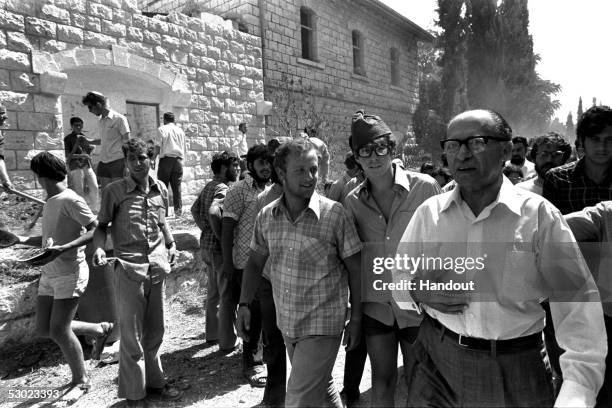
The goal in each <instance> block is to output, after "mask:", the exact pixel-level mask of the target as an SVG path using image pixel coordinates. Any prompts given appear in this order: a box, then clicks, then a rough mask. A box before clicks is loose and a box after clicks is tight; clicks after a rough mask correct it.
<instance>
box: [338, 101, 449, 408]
mask: <svg viewBox="0 0 612 408" xmlns="http://www.w3.org/2000/svg"><path fill="white" fill-rule="evenodd" d="M349 145H350V146H351V149H352V150H353V153H354V155H355V159H356V160H357V163H359V165H360V167H361V168H362V169H363V172H364V174H365V177H366V180H365V182H364V183H361V184H360V185H359V186H358V187H357V188H355V189H354V190H353V191H351V192H350V193H349V194H348V196H347V197H346V198H345V200H344V206H345V207H346V209H347V210H348V212H349V214H350V215H351V216H352V219H353V221H354V223H355V226H356V227H357V233H358V234H359V239H360V240H361V242H363V243H364V244H365V245H366V247H367V245H368V244H372V245H374V246H375V248H373V249H372V250H371V251H370V252H371V255H372V256H375V257H386V256H389V254H392V253H394V252H395V250H396V248H397V244H398V242H399V239H400V237H401V236H402V234H403V233H404V230H405V229H406V226H407V225H408V222H409V221H410V219H411V217H412V214H413V213H414V211H415V210H416V209H417V207H419V206H420V205H421V204H422V203H423V202H424V201H425V200H426V199H427V198H429V197H433V196H435V195H437V194H439V193H440V187H439V186H438V184H437V183H436V181H435V180H434V179H433V178H431V177H428V176H426V175H423V174H420V173H415V172H411V171H407V170H404V169H403V168H402V166H401V165H399V164H397V163H395V162H394V161H393V153H394V150H395V139H394V136H393V134H392V132H391V129H389V127H388V126H387V125H386V124H385V122H383V121H382V120H381V119H380V118H379V117H378V116H371V115H366V114H364V113H363V112H362V111H358V112H357V114H356V115H355V117H354V118H353V123H352V126H351V136H350V139H349ZM363 273H367V274H371V273H372V272H371V271H368V270H364V271H363ZM362 279H363V280H364V281H365V280H366V279H367V276H363V277H362ZM362 308H363V320H362V329H363V333H364V336H365V341H366V344H367V353H368V354H369V356H370V363H371V365H372V399H371V405H372V406H376V407H378V406H381V407H393V406H395V401H394V395H395V386H396V383H397V370H395V365H396V364H397V349H398V345H399V346H400V348H401V350H402V357H403V362H404V373H405V380H406V382H407V383H408V384H410V381H411V378H412V374H413V367H414V358H413V353H412V344H413V343H414V340H415V339H416V336H417V333H418V330H419V325H420V324H421V320H422V316H420V315H419V314H418V313H417V312H416V311H414V310H402V309H400V308H399V307H398V305H397V303H396V302H395V301H394V300H393V298H392V296H391V293H390V292H385V293H384V294H382V296H376V297H375V298H374V297H372V298H370V299H366V298H363V304H362ZM357 350H359V348H358V349H357ZM353 353H357V352H353ZM350 357H352V356H350V355H349V354H347V362H346V364H347V366H349V365H356V363H352V360H353V359H352V358H350ZM355 360H357V361H360V360H358V359H355ZM361 361H362V365H361V367H360V368H361V369H362V370H363V362H364V361H365V349H364V354H363V360H361ZM356 368H357V369H356V370H354V371H355V372H353V373H350V375H352V376H353V378H354V379H355V378H356V379H357V381H354V382H355V383H356V384H355V386H354V387H350V384H351V381H345V383H344V391H345V393H346V398H347V403H349V405H351V404H352V403H353V402H354V400H355V399H356V398H355V397H358V396H359V380H360V379H361V376H356V373H360V371H359V370H358V368H359V367H356ZM346 371H347V370H346V369H345V372H346ZM345 378H346V375H345ZM349 379H350V378H349ZM347 382H348V384H347Z"/></svg>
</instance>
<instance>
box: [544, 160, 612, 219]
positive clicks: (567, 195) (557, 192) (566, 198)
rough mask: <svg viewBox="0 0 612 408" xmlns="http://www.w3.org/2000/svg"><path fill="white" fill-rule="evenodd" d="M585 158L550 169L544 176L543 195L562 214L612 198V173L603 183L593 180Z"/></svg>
mask: <svg viewBox="0 0 612 408" xmlns="http://www.w3.org/2000/svg"><path fill="white" fill-rule="evenodd" d="M584 162H585V160H584V158H582V159H580V160H578V161H577V162H573V163H568V164H565V165H563V166H560V167H555V168H554V169H551V170H549V171H548V172H547V173H546V176H545V177H544V187H543V193H542V195H543V196H544V198H546V199H547V200H548V201H550V202H551V203H553V204H554V205H555V206H556V207H557V208H558V209H559V211H561V214H568V213H571V212H574V211H580V210H582V209H583V208H585V207H589V206H593V205H596V204H597V203H600V202H602V201H608V200H612V174H608V175H607V176H606V178H605V179H604V181H603V182H602V183H601V184H597V183H595V182H594V181H593V180H591V179H590V178H589V177H588V176H587V175H586V171H585V164H584Z"/></svg>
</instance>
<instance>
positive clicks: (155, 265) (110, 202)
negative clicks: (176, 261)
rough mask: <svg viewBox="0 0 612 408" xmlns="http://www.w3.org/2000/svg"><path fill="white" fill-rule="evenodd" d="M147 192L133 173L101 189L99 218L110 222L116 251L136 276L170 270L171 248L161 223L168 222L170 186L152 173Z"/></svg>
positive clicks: (128, 269)
mask: <svg viewBox="0 0 612 408" xmlns="http://www.w3.org/2000/svg"><path fill="white" fill-rule="evenodd" d="M149 187H150V188H149V192H148V193H145V192H144V191H143V190H142V189H141V188H140V187H139V186H138V184H137V183H136V182H135V181H134V179H132V177H129V176H128V177H124V178H123V179H121V180H117V181H115V182H113V183H111V184H109V185H108V186H107V187H106V188H105V189H104V190H102V202H101V204H100V213H99V214H98V221H99V222H100V224H109V223H112V224H111V226H110V229H111V237H112V239H113V250H114V255H115V256H116V257H117V258H118V259H119V260H120V261H122V262H123V261H125V262H124V263H123V266H124V270H125V271H126V273H130V274H131V273H135V274H136V275H138V276H134V278H135V279H136V280H138V279H139V278H142V279H144V278H145V277H146V276H147V272H148V270H149V267H150V268H151V269H152V271H153V272H154V273H158V272H161V273H169V272H170V264H169V263H168V251H167V250H166V247H165V245H164V237H163V234H162V231H161V229H160V225H161V224H163V223H164V222H165V214H166V208H167V207H168V190H167V189H166V186H165V185H164V183H162V182H160V181H159V180H155V179H153V178H152V177H149Z"/></svg>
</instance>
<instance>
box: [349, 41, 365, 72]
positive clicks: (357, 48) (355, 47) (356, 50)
mask: <svg viewBox="0 0 612 408" xmlns="http://www.w3.org/2000/svg"><path fill="white" fill-rule="evenodd" d="M351 49H352V55H353V73H354V74H357V75H362V76H366V70H365V58H364V54H365V50H364V39H363V34H362V33H361V31H359V30H351Z"/></svg>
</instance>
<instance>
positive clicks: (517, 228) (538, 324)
mask: <svg viewBox="0 0 612 408" xmlns="http://www.w3.org/2000/svg"><path fill="white" fill-rule="evenodd" d="M426 243H428V244H429V245H428V244H426ZM406 249H408V250H409V251H410V255H414V254H421V253H425V254H426V255H428V256H430V255H431V256H437V257H441V258H443V259H446V257H450V258H451V259H459V257H466V256H467V257H471V258H474V259H475V258H477V257H481V258H483V261H484V269H482V270H481V272H479V273H476V272H478V271H474V270H473V269H472V270H469V271H464V273H463V274H459V273H458V272H456V271H457V269H455V272H453V271H449V273H448V274H447V276H450V278H451V279H454V280H456V281H464V282H467V281H469V280H472V279H474V280H475V281H476V282H477V284H476V287H477V288H482V289H481V290H476V291H473V292H470V293H469V294H467V295H466V296H468V299H469V300H468V307H467V309H466V310H464V311H463V313H460V314H446V313H442V312H440V311H437V310H435V309H432V308H430V307H428V306H426V305H425V306H424V309H425V310H426V312H427V313H428V314H430V315H431V316H432V317H433V318H435V319H437V320H438V321H439V322H440V323H442V324H443V325H444V326H446V327H447V328H449V329H450V330H452V331H454V332H456V333H459V334H462V335H465V336H470V337H478V338H484V339H494V340H497V339H512V338H517V337H521V336H527V335H530V334H533V333H537V332H539V331H541V330H542V329H543V328H544V310H543V309H542V306H541V305H540V303H541V301H543V300H544V299H547V298H548V299H550V309H551V313H552V317H553V322H554V325H555V333H556V338H557V341H558V342H559V345H560V346H561V348H563V349H564V350H565V353H564V354H563V355H562V356H561V359H560V362H561V369H562V371H563V386H562V389H561V391H560V394H559V396H558V399H557V404H563V403H565V405H562V406H569V405H572V406H573V405H576V401H580V403H578V405H580V406H592V405H593V404H594V402H595V397H596V395H597V392H598V390H599V388H600V387H601V384H602V382H603V373H604V365H605V363H604V361H605V356H606V351H607V350H606V349H607V345H606V334H605V329H604V323H603V312H602V309H601V304H600V301H599V294H598V292H597V288H596V286H595V283H594V281H593V278H592V277H591V274H590V272H589V270H588V268H587V266H586V264H585V261H584V259H583V258H582V255H581V253H580V250H579V248H578V246H577V244H576V241H575V239H574V237H573V235H572V233H571V231H570V229H569V227H568V225H567V223H566V222H565V220H564V219H563V217H562V216H561V214H560V213H559V211H558V210H557V209H556V208H554V206H552V205H551V204H550V203H549V202H548V201H547V200H545V199H543V198H542V197H540V196H538V195H536V194H533V193H530V192H528V191H525V190H522V189H519V188H516V187H515V186H513V185H512V183H511V182H510V181H509V180H508V179H507V178H505V177H504V178H503V183H502V186H501V188H500V190H499V193H498V195H497V197H496V199H495V200H494V201H493V202H492V203H491V204H489V205H488V206H486V207H485V208H484V209H483V210H482V212H481V213H480V214H479V215H478V216H475V215H474V214H473V213H472V211H471V209H470V208H469V207H468V205H467V204H466V203H465V202H464V201H463V200H462V198H461V194H460V191H459V188H455V189H454V190H453V191H451V192H449V193H443V194H441V195H438V196H435V197H432V198H430V199H428V200H427V201H425V203H423V205H422V206H420V207H419V208H418V209H417V211H416V212H415V214H414V216H413V217H412V220H411V221H410V224H409V225H408V228H407V229H406V232H405V233H404V235H403V236H402V238H401V241H400V247H399V248H398V253H402V254H403V253H405V250H406ZM464 259H465V258H464ZM417 273H419V274H420V275H421V276H423V278H422V279H427V278H428V277H433V276H434V275H435V274H437V273H438V272H435V271H433V270H432V269H430V270H424V269H421V270H420V271H419V272H417ZM394 275H395V277H394V279H395V280H396V281H400V280H401V279H406V278H407V277H410V276H412V275H411V274H410V273H406V272H399V271H397V270H396V271H395V272H394ZM446 281H447V282H448V280H446ZM572 283H573V284H574V285H572ZM566 286H569V287H570V288H571V291H570V293H569V294H568V293H567V291H564V288H565V287H566ZM393 294H394V297H396V300H398V303H400V300H401V301H402V303H400V305H404V306H405V305H407V304H408V303H410V302H408V301H407V299H408V298H409V296H408V295H407V294H408V292H407V291H394V292H393ZM568 403H569V405H568ZM555 406H557V405H555Z"/></svg>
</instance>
